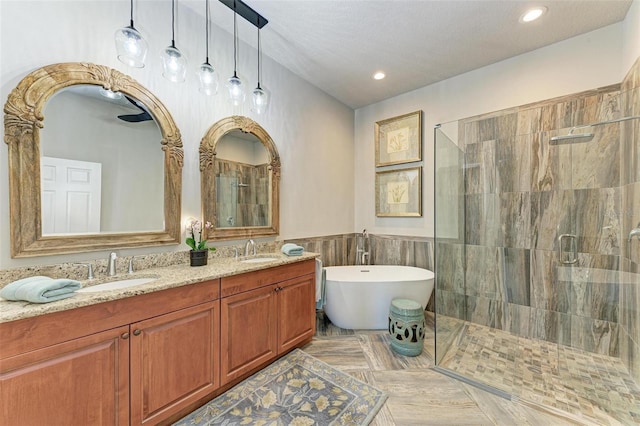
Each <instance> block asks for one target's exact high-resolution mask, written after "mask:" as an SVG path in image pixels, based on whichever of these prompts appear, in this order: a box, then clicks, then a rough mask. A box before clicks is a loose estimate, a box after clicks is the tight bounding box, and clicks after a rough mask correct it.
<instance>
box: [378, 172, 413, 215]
mask: <svg viewBox="0 0 640 426" xmlns="http://www.w3.org/2000/svg"><path fill="white" fill-rule="evenodd" d="M376 216H378V217H384V216H387V217H394V216H397V217H402V216H405V217H421V216H422V168H421V167H412V168H408V169H395V170H385V171H382V172H376Z"/></svg>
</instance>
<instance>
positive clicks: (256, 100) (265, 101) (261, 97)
mask: <svg viewBox="0 0 640 426" xmlns="http://www.w3.org/2000/svg"><path fill="white" fill-rule="evenodd" d="M252 101H253V110H254V111H255V112H256V113H258V114H263V113H264V112H266V111H267V108H268V107H269V93H267V92H266V91H265V90H264V89H262V87H260V85H258V87H256V88H255V89H254V90H253V97H252Z"/></svg>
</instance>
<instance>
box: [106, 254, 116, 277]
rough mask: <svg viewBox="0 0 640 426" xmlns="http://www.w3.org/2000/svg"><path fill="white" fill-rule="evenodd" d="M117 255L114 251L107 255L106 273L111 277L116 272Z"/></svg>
mask: <svg viewBox="0 0 640 426" xmlns="http://www.w3.org/2000/svg"><path fill="white" fill-rule="evenodd" d="M117 258H118V256H117V255H116V254H115V252H111V254H110V255H109V266H108V267H107V275H108V276H110V277H112V276H114V275H115V274H116V259H117Z"/></svg>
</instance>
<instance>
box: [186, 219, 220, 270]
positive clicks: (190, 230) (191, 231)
mask: <svg viewBox="0 0 640 426" xmlns="http://www.w3.org/2000/svg"><path fill="white" fill-rule="evenodd" d="M204 228H206V229H209V228H211V222H205V224H204ZM202 229H203V226H202V222H200V221H199V220H195V219H194V220H191V221H189V222H188V223H187V235H189V236H188V237H187V240H186V243H187V245H188V246H189V247H191V251H190V252H189V259H190V262H191V263H190V264H191V266H204V265H206V264H207V259H208V257H209V250H211V251H215V249H216V248H215V247H207V240H203V239H202ZM196 235H197V239H196Z"/></svg>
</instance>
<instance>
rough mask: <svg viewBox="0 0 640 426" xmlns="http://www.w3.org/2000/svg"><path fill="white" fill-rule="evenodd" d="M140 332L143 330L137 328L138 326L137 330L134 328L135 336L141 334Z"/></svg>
mask: <svg viewBox="0 0 640 426" xmlns="http://www.w3.org/2000/svg"><path fill="white" fill-rule="evenodd" d="M140 333H142V331H140V330H139V329H137V328H136V329H135V330H133V335H134V336H139V335H140Z"/></svg>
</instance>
